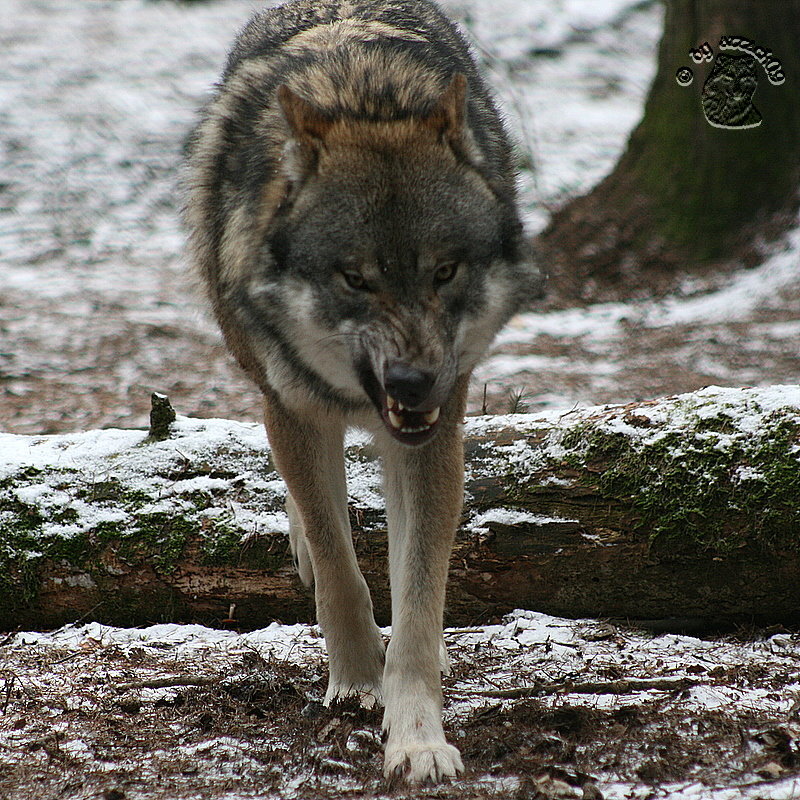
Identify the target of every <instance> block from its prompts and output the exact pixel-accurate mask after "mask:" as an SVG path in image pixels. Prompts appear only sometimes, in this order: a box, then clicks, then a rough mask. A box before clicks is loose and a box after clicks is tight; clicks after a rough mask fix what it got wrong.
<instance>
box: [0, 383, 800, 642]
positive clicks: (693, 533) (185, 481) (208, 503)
mask: <svg viewBox="0 0 800 800" xmlns="http://www.w3.org/2000/svg"><path fill="white" fill-rule="evenodd" d="M159 420H160V421H159V423H158V429H157V431H155V432H153V434H152V435H151V433H149V432H147V431H136V430H103V431H90V432H86V433H79V434H71V435H58V436H38V437H37V436H16V435H11V434H0V628H3V629H6V630H9V629H12V630H13V629H16V628H19V627H23V628H47V627H53V626H57V625H60V624H63V623H67V622H73V621H76V620H98V621H101V622H105V623H108V624H117V625H126V626H131V625H139V624H147V623H152V622H163V621H196V622H202V623H205V624H209V625H227V626H229V627H240V628H243V629H251V628H256V627H261V626H264V625H266V624H268V623H269V622H271V621H273V620H275V619H279V620H281V621H284V622H291V621H298V620H310V619H313V600H312V598H311V597H310V596H309V594H308V593H307V592H305V591H304V590H303V588H302V587H301V585H300V583H299V581H298V579H297V577H296V576H295V574H294V570H293V568H292V564H291V556H290V553H289V548H288V536H287V530H288V522H287V518H286V514H285V513H284V510H283V502H284V497H285V487H284V485H283V482H282V481H281V480H280V478H279V476H278V474H277V473H276V471H275V469H274V467H273V465H272V462H271V459H270V453H269V449H268V447H267V444H266V439H265V436H264V433H263V429H262V428H261V427H260V426H258V425H253V424H241V423H236V422H230V421H224V420H200V419H188V418H182V417H178V418H177V420H175V421H172V420H171V419H170V418H169V414H167V419H166V422H165V421H164V419H163V418H162V417H159ZM465 433H466V436H465V452H466V475H465V478H466V498H465V499H466V502H465V507H464V514H463V521H462V522H463V524H462V525H461V527H460V530H459V532H458V536H457V540H456V545H455V549H454V552H453V558H452V562H451V570H450V583H449V589H448V603H447V610H446V622H447V624H449V625H465V624H471V623H474V622H478V621H485V620H487V619H490V618H493V617H497V616H499V615H500V614H502V613H505V612H507V611H509V610H511V609H513V608H515V607H520V608H529V609H536V610H540V611H544V612H548V613H552V614H559V615H564V616H573V617H578V616H595V617H610V618H623V619H630V620H647V621H650V622H652V621H661V622H662V623H664V624H665V625H666V627H670V626H672V627H675V626H679V627H681V626H682V627H686V626H687V625H689V624H690V623H696V624H711V625H720V624H740V623H751V622H754V623H776V622H783V623H787V622H788V623H796V622H798V621H800V387H767V388H763V389H717V388H709V389H705V390H702V391H699V392H696V393H693V394H687V395H681V396H677V397H670V398H665V399H661V400H654V401H648V402H643V403H635V404H630V405H624V406H607V407H602V408H589V409H574V410H572V411H568V412H566V413H561V414H557V413H548V414H545V415H511V416H506V417H472V418H468V419H467V421H466V425H465ZM346 457H347V473H348V484H349V490H350V513H351V521H352V524H353V531H354V540H355V545H356V551H357V553H358V557H359V561H360V563H361V565H362V569H363V572H364V575H365V577H366V579H367V581H368V583H369V584H370V586H371V589H372V592H373V600H374V605H375V612H376V617H377V619H378V621H379V623H381V624H388V623H389V621H390V619H389V608H390V603H389V594H388V584H387V569H386V536H385V518H384V515H383V511H382V508H383V501H382V498H381V496H380V482H381V474H380V465H379V463H378V461H377V460H376V454H375V452H374V450H373V447H372V445H371V443H370V440H369V438H368V437H367V436H365V435H363V434H360V433H358V432H356V433H354V434H353V435H351V436H350V437H349V438H348V441H347V447H346ZM665 621H666V622H665ZM669 621H671V622H669Z"/></svg>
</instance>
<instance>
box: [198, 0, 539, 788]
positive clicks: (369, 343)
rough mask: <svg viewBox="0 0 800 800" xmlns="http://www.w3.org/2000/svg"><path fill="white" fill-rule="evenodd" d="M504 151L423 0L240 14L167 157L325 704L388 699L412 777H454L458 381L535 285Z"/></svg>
mask: <svg viewBox="0 0 800 800" xmlns="http://www.w3.org/2000/svg"><path fill="white" fill-rule="evenodd" d="M511 162H512V154H511V149H510V146H509V142H508V139H507V136H506V134H505V131H504V129H503V126H502V123H501V120H500V118H499V116H498V113H497V111H496V109H495V107H494V104H493V102H492V100H491V98H490V96H489V93H488V91H487V89H486V87H485V85H484V83H483V81H482V79H481V77H480V76H479V75H478V72H477V70H476V67H475V64H474V62H473V60H472V58H471V56H470V53H469V49H468V47H467V45H466V43H465V41H464V40H463V38H462V37H461V35H460V34H459V33H458V31H457V30H456V29H455V27H454V26H453V25H452V23H450V22H449V21H448V20H447V19H446V17H444V15H443V14H442V13H441V11H440V10H439V9H438V8H437V7H436V6H435V5H434V4H433V3H431V2H427V0H322V1H321V2H315V1H312V0H296V1H295V2H291V3H287V4H286V5H284V6H280V7H278V8H275V9H270V10H266V11H263V12H261V13H259V14H257V15H256V16H255V17H254V18H253V19H252V20H251V22H250V23H249V24H248V25H247V26H246V27H245V28H244V30H243V31H242V33H241V34H240V35H239V37H238V39H237V41H236V43H235V44H234V47H233V50H232V51H231V54H230V56H229V59H228V62H227V66H226V68H225V71H224V74H223V76H222V80H221V82H220V84H219V86H218V87H217V90H216V93H215V95H214V97H213V98H212V100H211V101H210V102H209V103H208V105H207V106H206V108H205V109H204V110H203V112H202V117H201V120H200V123H199V124H198V126H197V128H196V129H195V131H194V133H193V134H192V136H191V139H190V142H189V148H188V157H187V172H186V186H187V202H186V221H187V225H188V228H189V239H190V247H191V252H192V258H193V261H194V263H195V266H196V268H197V270H198V273H199V275H200V276H201V278H202V280H203V283H204V285H205V287H206V289H207V292H208V297H209V299H210V302H211V305H212V308H213V310H214V313H215V315H216V317H217V319H218V321H219V324H220V326H221V328H222V331H223V333H224V335H225V339H226V342H227V344H228V346H229V348H230V349H231V351H232V352H233V354H234V355H235V356H236V358H237V359H238V361H239V363H240V364H241V365H242V367H243V368H244V369H245V371H246V372H247V373H248V374H249V375H250V376H251V377H252V378H253V380H254V381H255V382H256V383H257V384H258V385H259V387H260V388H261V390H262V391H263V393H264V396H265V422H266V427H267V433H268V436H269V438H270V443H271V446H272V450H273V454H274V457H275V459H276V463H277V465H278V467H279V469H280V470H281V473H282V474H283V476H284V478H285V479H286V482H287V486H288V489H289V493H290V494H289V497H288V500H287V509H288V511H289V517H290V526H291V531H292V533H291V542H292V549H293V553H294V555H295V559H296V562H297V564H298V566H299V569H300V572H301V576H302V577H303V578H304V580H305V581H306V582H309V583H310V582H311V581H312V580H313V582H314V584H315V591H316V598H317V614H318V618H319V621H320V624H321V626H322V628H323V631H324V633H325V637H326V642H327V646H328V652H329V659H330V670H331V677H330V684H329V689H328V694H327V701H328V702H332V701H334V700H336V699H338V698H340V697H343V696H346V695H349V694H358V695H359V696H361V697H362V699H364V700H365V702H367V703H368V704H369V703H371V702H377V701H379V700H381V699H382V698H385V701H386V713H385V716H384V726H385V728H386V729H387V731H388V741H387V748H386V764H385V771H386V774H387V776H389V777H391V778H394V777H398V776H399V777H402V778H405V779H407V780H409V781H411V782H421V781H430V780H434V781H435V780H439V779H442V778H445V777H452V776H454V775H455V774H456V772H457V771H458V770H459V769H460V768H461V761H460V758H459V756H458V752H457V751H456V750H455V748H453V747H451V746H450V745H448V744H447V743H446V742H445V740H444V735H443V733H442V728H441V718H440V707H441V688H440V686H439V678H438V671H439V664H440V649H441V622H442V609H443V603H444V585H445V580H446V573H447V563H448V557H449V553H450V548H451V544H452V538H453V535H454V531H455V526H456V524H457V521H458V515H459V511H460V506H461V499H462V491H463V488H462V481H463V453H462V446H461V441H460V422H461V419H462V416H463V413H464V405H465V399H466V389H467V384H468V380H469V375H470V373H471V371H472V369H473V367H474V366H475V364H476V362H477V361H478V359H479V358H480V357H481V356H482V354H483V353H484V352H485V350H486V348H487V347H488V345H489V344H490V342H491V340H492V338H493V337H494V335H495V333H496V332H497V330H498V329H499V328H500V327H501V326H502V325H503V324H504V323H505V321H506V320H507V319H508V318H509V316H511V314H513V313H514V312H515V311H516V310H517V309H518V308H519V307H520V306H521V305H522V304H523V303H525V302H526V301H527V300H528V299H529V298H530V297H531V296H533V295H535V294H536V293H537V292H538V286H539V284H538V272H537V271H536V269H535V267H534V266H533V264H532V263H531V261H530V258H529V257H528V254H527V251H526V248H525V245H524V243H523V240H522V231H521V225H520V222H519V218H518V212H517V208H516V201H515V184H514V174H513V169H512V166H511ZM348 425H357V426H360V427H364V428H366V429H368V430H371V431H373V432H374V433H375V436H376V442H377V444H378V445H379V446H380V447H381V449H382V452H383V455H384V460H385V468H386V494H387V516H388V523H389V542H390V572H391V582H392V593H393V638H392V644H391V645H390V647H389V651H388V653H387V660H386V665H385V667H384V665H383V644H382V642H381V641H380V636H379V634H378V632H377V628H376V627H375V623H374V621H373V619H372V606H371V602H370V599H369V592H368V590H367V589H366V584H365V583H364V580H363V577H361V573H360V572H359V570H358V565H357V563H356V561H355V554H354V552H353V548H352V541H351V537H350V529H349V523H348V517H347V504H346V503H347V495H346V486H345V485H344V473H343V470H342V467H341V456H342V437H343V433H344V430H345V428H346V427H347V426H348Z"/></svg>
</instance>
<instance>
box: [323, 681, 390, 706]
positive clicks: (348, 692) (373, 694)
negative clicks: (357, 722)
mask: <svg viewBox="0 0 800 800" xmlns="http://www.w3.org/2000/svg"><path fill="white" fill-rule="evenodd" d="M347 700H356V701H358V703H359V704H360V705H361V707H362V708H367V709H369V708H378V707H379V706H382V705H383V693H382V692H381V687H380V686H379V685H378V686H376V685H375V684H368V683H355V684H354V683H338V682H334V681H330V682H329V683H328V691H327V692H325V700H324V701H323V702H324V704H325V705H326V706H330V705H333V704H335V703H341V702H345V701H347Z"/></svg>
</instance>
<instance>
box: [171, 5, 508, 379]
mask: <svg viewBox="0 0 800 800" xmlns="http://www.w3.org/2000/svg"><path fill="white" fill-rule="evenodd" d="M458 74H460V75H463V76H464V78H465V79H466V117H465V123H466V124H465V128H466V132H467V136H468V138H469V141H470V144H469V147H470V148H471V152H472V156H471V157H470V158H471V163H472V166H473V168H474V169H476V170H477V171H479V172H480V174H481V175H482V177H483V180H484V181H485V182H486V184H487V185H488V186H491V187H492V191H493V192H494V194H495V195H497V197H498V198H499V199H500V201H501V202H502V203H503V204H505V205H507V206H508V207H509V208H511V207H513V206H514V205H515V199H514V198H515V175H514V170H513V167H512V158H511V148H510V146H509V142H508V139H507V137H506V134H505V131H504V129H503V125H502V122H501V120H500V117H499V114H498V112H497V110H496V108H495V106H494V103H493V101H492V99H491V97H490V95H489V93H488V91H487V88H486V86H485V84H484V82H483V80H482V78H481V77H480V75H479V74H478V71H477V68H476V66H475V63H474V61H473V58H472V56H471V54H470V50H469V47H468V45H467V43H466V42H465V40H464V39H463V37H462V36H461V35H460V34H459V32H458V31H457V29H456V28H455V26H454V25H453V24H452V23H451V22H450V21H449V20H448V19H447V18H446V17H445V16H444V15H443V14H442V12H441V11H440V10H439V9H438V7H437V6H436V5H435V4H434V3H432V2H428V0H294V1H293V2H289V3H286V4H284V5H282V6H278V7H276V8H271V9H267V10H265V11H262V12H260V13H258V14H256V15H255V16H254V17H253V18H252V19H251V21H250V22H249V23H248V24H247V25H246V26H245V28H244V29H243V30H242V32H241V33H240V34H239V36H238V37H237V39H236V42H235V44H234V46H233V48H232V50H231V53H230V55H229V57H228V61H227V64H226V67H225V70H224V73H223V75H222V79H221V81H220V83H219V85H218V86H217V88H216V91H215V94H214V96H213V97H212V99H211V100H210V102H209V103H208V104H207V105H206V107H205V108H204V110H203V112H202V115H201V120H200V123H199V124H198V125H197V127H196V128H195V130H194V131H193V133H192V135H191V136H190V139H189V142H188V158H187V172H186V190H187V191H186V210H185V216H186V222H187V225H188V228H189V244H190V249H191V256H192V260H193V262H194V265H195V267H196V269H197V271H198V272H199V274H200V276H201V278H202V279H203V283H204V284H205V288H206V290H207V293H208V296H209V299H210V301H211V304H212V307H213V310H214V312H215V315H216V317H217V320H218V322H219V323H220V325H221V327H222V330H223V332H224V334H225V337H226V340H227V343H228V345H229V347H230V348H231V350H232V351H233V352H234V354H235V355H236V356H237V359H238V360H239V362H240V364H241V365H242V366H243V367H244V368H245V370H246V371H247V372H249V373H250V374H251V376H252V377H254V378H255V379H256V381H257V382H258V383H260V384H261V385H262V388H263V387H264V385H265V382H264V381H263V380H262V378H261V376H260V367H259V363H260V361H263V359H259V357H257V355H256V354H254V353H253V352H252V351H251V348H252V343H251V336H250V333H251V332H248V331H246V330H245V329H244V328H243V327H242V326H241V325H240V323H239V322H237V320H236V314H237V313H238V312H237V302H238V301H237V298H241V297H242V296H243V295H244V293H245V286H246V285H247V284H248V283H250V284H252V279H253V274H254V272H255V271H258V272H259V274H260V275H261V276H262V277H263V280H265V281H268V280H270V274H269V273H270V270H272V271H273V273H275V270H277V266H276V265H274V264H273V265H272V266H270V263H271V262H270V254H269V253H268V252H267V250H266V249H265V242H266V241H267V239H268V238H269V236H270V231H271V225H272V224H273V223H274V221H275V220H277V219H278V218H279V216H280V214H281V213H282V212H285V211H286V207H287V205H286V204H287V203H291V202H292V200H291V193H292V189H291V185H292V177H291V174H289V173H290V172H291V170H290V168H289V166H288V165H289V163H290V161H291V159H290V158H287V153H289V150H287V148H288V147H289V142H290V139H291V131H290V128H289V125H288V123H287V118H286V116H285V114H284V113H283V111H282V109H281V105H280V102H279V100H278V94H279V90H280V89H281V87H286V89H287V90H289V91H290V92H291V93H293V94H294V95H296V96H297V97H299V98H301V99H302V100H303V101H304V102H306V103H308V104H309V105H310V106H312V107H313V108H314V109H316V110H317V112H319V114H320V115H322V117H323V118H325V119H327V120H330V121H331V122H336V121H347V120H352V121H354V122H360V121H361V122H363V121H368V122H370V123H372V122H377V123H383V122H386V123H392V122H395V121H401V120H406V119H423V118H425V117H427V116H428V115H429V114H430V113H431V112H432V111H433V110H434V108H435V107H436V106H437V103H438V102H439V101H440V99H441V97H442V95H443V92H445V90H446V89H447V87H448V86H449V85H450V84H451V81H453V79H454V76H455V75H458ZM405 157H406V158H407V159H408V160H409V162H410V160H412V159H413V158H414V157H415V154H414V148H413V147H411V148H409V149H408V151H407V153H406V156H405ZM287 181H288V182H287ZM441 202H442V203H443V204H446V203H455V202H458V203H463V202H469V199H468V198H466V197H459V198H446V197H443V198H441ZM512 216H514V214H512ZM272 278H273V279H275V280H277V274H273V275H272ZM281 315H282V311H281V308H280V307H279V305H278V306H276V308H275V309H274V310H273V311H272V312H271V319H270V325H272V326H273V327H274V329H275V330H279V329H281V328H282V326H283V321H282V318H281ZM265 324H266V323H265ZM262 333H263V334H264V335H268V333H269V332H268V331H266V330H263V331H262ZM273 338H276V337H273Z"/></svg>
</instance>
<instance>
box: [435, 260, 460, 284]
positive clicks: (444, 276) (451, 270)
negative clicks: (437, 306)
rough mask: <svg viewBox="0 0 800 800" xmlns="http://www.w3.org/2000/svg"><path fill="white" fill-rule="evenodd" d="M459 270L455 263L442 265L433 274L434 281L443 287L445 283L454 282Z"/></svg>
mask: <svg viewBox="0 0 800 800" xmlns="http://www.w3.org/2000/svg"><path fill="white" fill-rule="evenodd" d="M457 270H458V264H457V263H456V262H455V261H453V262H451V263H447V264H440V265H439V266H438V267H437V268H436V271H435V272H434V273H433V279H434V281H436V283H437V284H438V285H439V286H441V285H442V284H443V283H447V282H448V281H451V280H453V278H455V276H456V271H457Z"/></svg>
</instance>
